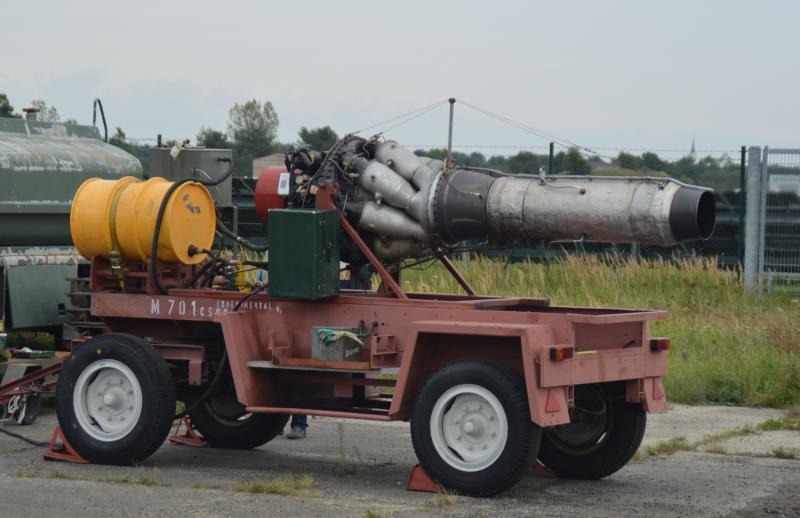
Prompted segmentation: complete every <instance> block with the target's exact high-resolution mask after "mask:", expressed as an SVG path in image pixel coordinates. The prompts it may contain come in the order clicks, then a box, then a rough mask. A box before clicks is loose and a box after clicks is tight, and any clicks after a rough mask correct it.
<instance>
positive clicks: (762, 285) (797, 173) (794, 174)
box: [745, 147, 800, 293]
mask: <svg viewBox="0 0 800 518" xmlns="http://www.w3.org/2000/svg"><path fill="white" fill-rule="evenodd" d="M749 154H750V155H749V159H748V167H747V191H748V192H747V218H746V225H745V227H746V228H745V231H746V244H747V247H746V252H745V287H746V288H747V289H748V290H750V291H755V292H759V293H763V292H768V293H771V292H775V291H778V292H786V291H791V292H800V149H770V148H768V147H765V148H764V149H763V151H762V150H761V148H758V147H751V148H750V150H749Z"/></svg>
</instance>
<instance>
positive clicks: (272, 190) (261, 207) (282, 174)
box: [255, 165, 292, 225]
mask: <svg viewBox="0 0 800 518" xmlns="http://www.w3.org/2000/svg"><path fill="white" fill-rule="evenodd" d="M291 179H292V178H291V175H290V174H289V172H288V171H287V170H286V168H285V167H283V166H277V165H274V166H270V167H267V168H266V169H264V170H263V171H262V172H261V175H260V176H259V177H258V181H257V182H256V195H255V202H256V214H258V219H260V220H261V222H262V223H264V224H265V225H266V224H267V218H268V213H269V209H283V208H286V199H287V198H288V196H289V189H290V182H291Z"/></svg>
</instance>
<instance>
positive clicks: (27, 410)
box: [8, 394, 42, 426]
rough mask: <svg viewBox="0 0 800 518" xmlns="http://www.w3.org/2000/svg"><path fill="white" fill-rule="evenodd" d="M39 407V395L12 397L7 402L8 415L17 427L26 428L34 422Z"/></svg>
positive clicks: (40, 405) (40, 401)
mask: <svg viewBox="0 0 800 518" xmlns="http://www.w3.org/2000/svg"><path fill="white" fill-rule="evenodd" d="M41 407H42V400H41V398H40V397H39V394H28V395H25V396H14V397H13V398H12V399H11V401H9V402H8V413H9V414H10V416H11V418H12V419H13V420H14V422H16V423H17V424H18V425H23V426H27V425H31V424H33V423H34V422H35V421H36V418H37V417H38V416H39V410H40V409H41Z"/></svg>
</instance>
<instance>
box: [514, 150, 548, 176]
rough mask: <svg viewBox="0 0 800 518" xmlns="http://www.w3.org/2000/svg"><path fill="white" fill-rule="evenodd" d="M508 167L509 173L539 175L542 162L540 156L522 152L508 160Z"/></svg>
mask: <svg viewBox="0 0 800 518" xmlns="http://www.w3.org/2000/svg"><path fill="white" fill-rule="evenodd" d="M507 167H508V172H509V173H515V174H519V173H522V174H537V173H538V172H539V167H541V162H540V161H539V155H536V154H534V153H531V152H530V151H520V152H519V153H517V154H516V155H513V156H511V157H510V158H509V159H508V165H507Z"/></svg>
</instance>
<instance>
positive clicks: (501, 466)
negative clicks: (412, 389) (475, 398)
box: [411, 360, 542, 496]
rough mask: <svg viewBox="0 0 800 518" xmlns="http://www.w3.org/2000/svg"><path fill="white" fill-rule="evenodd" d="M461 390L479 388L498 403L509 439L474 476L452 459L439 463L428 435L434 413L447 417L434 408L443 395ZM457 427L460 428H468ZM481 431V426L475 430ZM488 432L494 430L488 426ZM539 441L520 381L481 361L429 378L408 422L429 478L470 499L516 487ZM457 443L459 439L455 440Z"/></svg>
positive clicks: (507, 371)
mask: <svg viewBox="0 0 800 518" xmlns="http://www.w3.org/2000/svg"><path fill="white" fill-rule="evenodd" d="M459 386H473V387H474V386H477V387H479V388H481V389H484V390H486V391H488V392H489V393H491V395H492V396H494V397H495V398H496V399H497V401H499V403H500V404H501V406H502V409H503V411H504V413H505V416H506V423H507V436H506V441H505V444H504V445H503V446H498V447H497V448H496V451H499V452H500V453H499V456H497V457H496V458H495V459H494V460H491V459H488V460H487V461H486V462H491V463H490V464H488V465H485V466H483V467H481V465H480V464H479V465H477V466H475V468H474V469H475V470H474V471H470V470H468V469H466V468H464V469H462V468H460V467H458V466H454V465H453V462H452V460H451V461H448V460H446V459H445V458H443V457H442V454H440V452H439V450H437V446H436V444H435V441H434V438H433V433H434V432H432V430H431V428H432V423H433V422H434V421H435V420H434V419H433V415H434V413H437V414H438V415H442V416H446V414H439V412H440V411H439V410H437V409H436V406H437V402H439V400H440V398H442V397H443V396H446V393H447V392H448V391H449V390H451V389H453V390H457V387H459ZM456 401H457V398H456V399H454V400H453V401H452V402H451V403H450V404H449V406H444V407H442V408H443V409H444V408H446V409H447V410H446V412H448V413H449V412H451V411H455V410H456V409H455V407H454V406H453V405H454V403H455V402H456ZM490 407H491V403H490ZM462 408H465V407H462ZM480 408H481V406H477V408H476V410H475V411H474V414H476V415H478V414H479V411H480ZM470 411H471V410H470ZM441 412H445V410H441ZM464 412H465V413H464V414H463V415H464V416H466V415H468V414H467V410H464ZM478 417H479V418H481V417H482V416H480V415H479V416H478ZM459 421H460V419H459ZM466 421H467V422H469V421H470V420H466ZM498 421H500V419H499V418H498ZM445 422H446V419H445V418H444V417H442V423H445ZM486 423H487V422H484V424H486ZM445 424H446V423H445ZM445 424H442V426H443V427H444V426H445ZM459 426H461V427H462V429H463V427H465V426H466V423H464V424H460V425H459ZM483 428H484V425H481V426H480V427H479V429H483ZM488 430H490V431H491V430H494V429H493V428H491V425H490V426H489V428H488ZM464 433H469V432H464ZM445 435H446V434H443V435H442V437H445ZM541 436H542V432H541V428H539V427H538V426H536V425H534V424H533V422H531V416H530V411H529V407H528V398H527V393H526V391H525V386H524V383H523V381H522V379H521V378H520V377H519V376H517V375H516V374H515V373H514V372H513V371H512V370H511V369H509V368H507V367H505V366H503V365H500V364H497V363H494V362H489V361H485V360H460V361H457V362H454V363H451V364H449V365H447V366H445V367H444V368H442V369H441V370H439V371H438V372H436V373H435V374H433V375H432V376H431V377H430V378H428V380H427V381H426V382H425V384H424V385H423V387H422V389H421V390H420V392H419V395H418V397H417V401H416V403H415V405H414V410H413V414H412V417H411V439H412V442H413V444H414V451H415V452H416V454H417V458H418V459H419V462H420V465H421V466H422V467H423V468H424V469H425V471H426V472H427V473H428V474H429V475H430V476H431V478H433V479H434V480H436V481H437V482H438V483H440V484H441V485H442V486H444V487H445V488H447V489H451V490H455V491H458V492H460V493H463V494H466V495H471V496H491V495H495V494H497V493H500V492H502V491H505V490H507V489H509V488H511V487H512V486H514V485H515V484H516V483H517V482H519V480H520V479H521V478H522V476H523V474H524V473H525V472H526V471H528V470H530V469H531V467H532V466H533V462H534V459H535V458H536V453H537V451H538V449H539V443H540V441H541ZM492 437H494V435H492ZM460 439H461V435H459V436H458V438H457V440H460ZM444 441H445V442H446V441H447V439H444ZM438 443H439V448H442V449H445V450H446V451H449V452H452V455H454V456H456V457H459V456H460V455H459V453H458V452H457V451H456V450H455V449H453V448H452V447H450V446H449V445H447V444H442V439H440V440H439V441H438ZM469 469H472V468H469Z"/></svg>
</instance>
